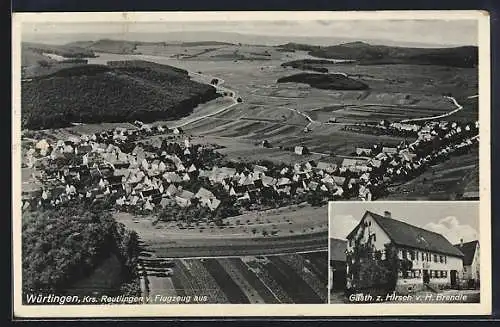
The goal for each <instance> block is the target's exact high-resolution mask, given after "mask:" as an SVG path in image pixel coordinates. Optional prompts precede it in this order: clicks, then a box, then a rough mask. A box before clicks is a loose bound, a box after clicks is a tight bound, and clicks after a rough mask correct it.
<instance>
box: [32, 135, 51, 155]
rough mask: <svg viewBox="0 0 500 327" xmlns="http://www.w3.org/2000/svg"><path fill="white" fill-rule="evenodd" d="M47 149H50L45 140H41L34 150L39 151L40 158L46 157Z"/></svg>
mask: <svg viewBox="0 0 500 327" xmlns="http://www.w3.org/2000/svg"><path fill="white" fill-rule="evenodd" d="M49 148H50V145H49V143H48V142H47V140H45V139H41V140H40V141H38V142H37V143H36V145H35V149H38V150H39V151H40V154H41V155H42V156H46V155H47V152H48V150H49Z"/></svg>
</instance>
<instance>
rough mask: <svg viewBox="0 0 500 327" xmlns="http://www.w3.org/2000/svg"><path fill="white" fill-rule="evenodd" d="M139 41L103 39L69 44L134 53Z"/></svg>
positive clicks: (90, 48)
mask: <svg viewBox="0 0 500 327" xmlns="http://www.w3.org/2000/svg"><path fill="white" fill-rule="evenodd" d="M138 43H139V42H135V41H121V40H110V39H102V40H98V41H83V42H76V43H70V44H69V45H79V46H82V47H84V48H86V49H89V50H90V51H95V52H107V53H116V54H132V53H134V51H135V49H136V48H137V44H138Z"/></svg>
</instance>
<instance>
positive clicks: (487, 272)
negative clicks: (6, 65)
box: [12, 11, 491, 318]
mask: <svg viewBox="0 0 500 327" xmlns="http://www.w3.org/2000/svg"><path fill="white" fill-rule="evenodd" d="M333 19H334V20H361V19H364V20H388V19H392V20H404V19H413V20H425V19H439V20H464V19H466V20H477V21H478V44H479V67H480V74H479V90H480V92H479V103H480V115H479V118H480V140H481V141H480V150H479V152H480V158H481V160H480V196H481V205H480V208H481V209H480V212H481V214H480V219H481V220H480V236H481V239H480V242H481V276H482V277H481V279H482V283H481V303H480V304H432V305H431V304H429V305H427V304H419V305H415V304H394V305H373V304H356V305H353V304H338V305H330V304H252V305H248V304H247V305H245V304H241V305H240V304H176V305H154V304H151V305H114V306H113V305H95V306H57V305H55V306H53V305H44V306H31V305H30V306H26V305H22V301H21V289H22V286H21V285H22V283H21V267H22V266H21V264H22V263H21V253H20V252H21V216H22V213H21V208H20V206H19V203H20V197H21V190H20V186H21V185H22V184H21V168H20V167H21V151H20V149H21V147H20V132H21V128H20V127H21V119H20V106H21V101H20V80H21V78H20V69H19V68H20V66H21V51H20V49H21V27H22V23H23V22H30V23H32V22H56V21H57V22H68V23H77V22H125V21H127V22H161V21H214V20H215V21H221V20H224V21H245V20H246V21H249V20H253V21H255V20H259V21H270V20H273V21H274V20H333ZM12 24H13V26H12V27H13V28H12V49H13V50H12V51H13V52H12V53H13V64H12V69H13V71H12V77H13V83H12V88H13V90H12V91H13V97H12V101H13V108H12V112H13V115H12V140H13V141H12V167H13V168H12V178H13V180H12V190H13V194H12V208H13V217H12V218H13V219H12V222H13V234H12V237H13V251H14V253H13V280H14V289H13V295H14V307H13V309H14V312H13V314H14V316H15V317H16V318H36V317H38V318H76V317H89V318H90V317H92V318H107V317H172V316H178V317H181V316H182V317H202V316H218V317H222V316H226V317H228V316H246V317H250V316H282V317H283V316H289V317H291V316H295V317H296V316H385V315H404V316H408V315H424V314H425V315H473V314H491V246H490V245H491V235H490V230H491V224H490V222H491V220H490V215H491V213H490V201H491V198H490V196H491V190H490V26H489V14H488V13H487V12H485V11H371V12H363V11H352V12H325V11H323V12H300V11H285V12H126V13H125V12H124V13H120V12H114V13H102V12H101V13H99V12H87V13H14V14H13V18H12ZM353 309H355V310H353Z"/></svg>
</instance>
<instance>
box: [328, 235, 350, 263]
mask: <svg viewBox="0 0 500 327" xmlns="http://www.w3.org/2000/svg"><path fill="white" fill-rule="evenodd" d="M346 249H347V241H345V240H340V239H338V238H330V261H342V262H345V260H346V255H345V251H346Z"/></svg>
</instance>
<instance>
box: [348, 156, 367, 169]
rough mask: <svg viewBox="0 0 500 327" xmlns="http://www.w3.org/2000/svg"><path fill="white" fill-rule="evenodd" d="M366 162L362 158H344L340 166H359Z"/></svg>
mask: <svg viewBox="0 0 500 327" xmlns="http://www.w3.org/2000/svg"><path fill="white" fill-rule="evenodd" d="M366 162H367V160H363V159H350V158H345V159H344V160H342V167H346V168H349V167H356V166H360V165H365V164H366Z"/></svg>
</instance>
